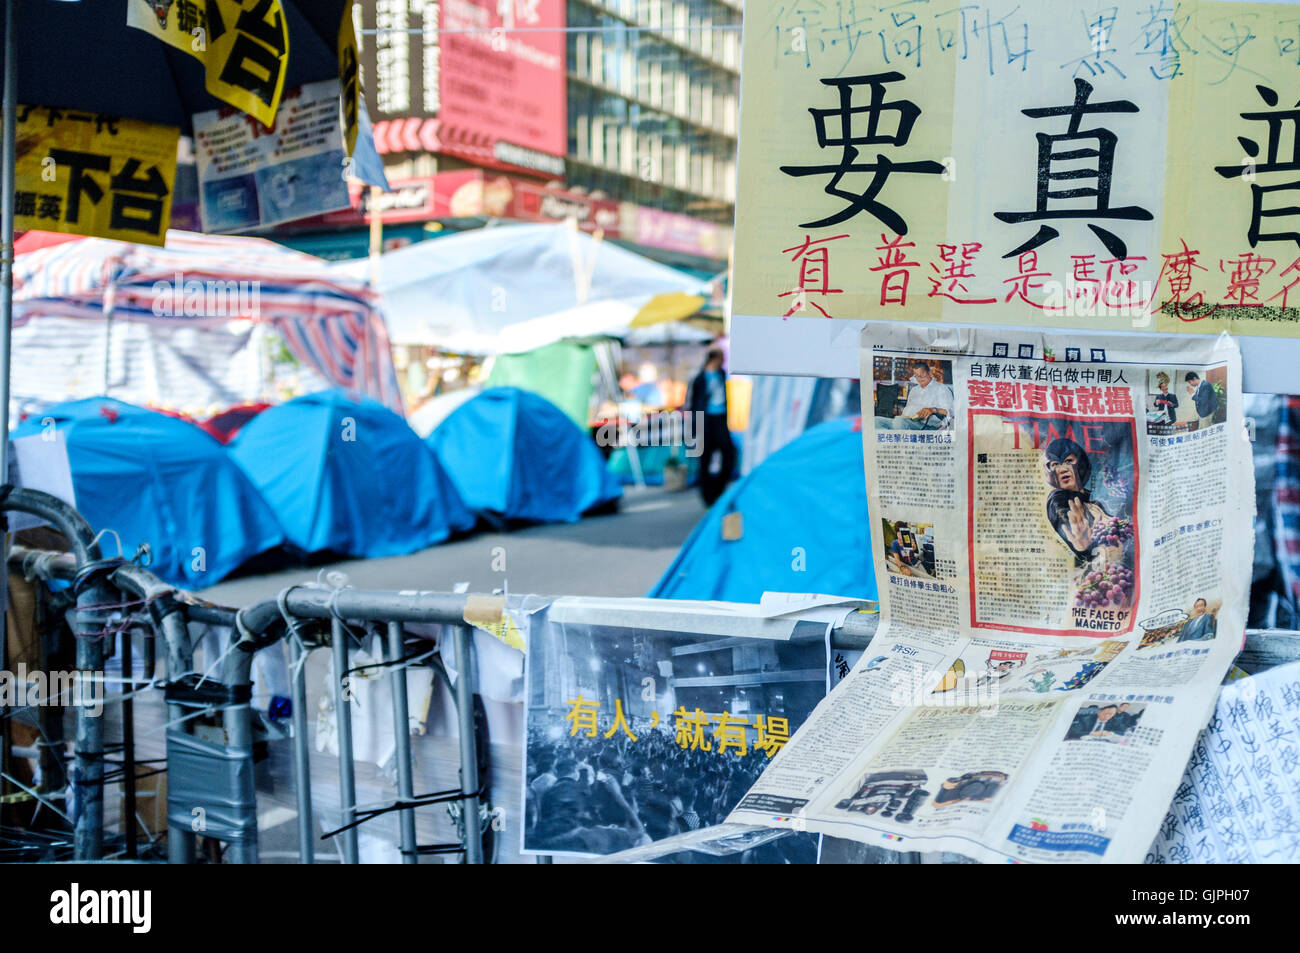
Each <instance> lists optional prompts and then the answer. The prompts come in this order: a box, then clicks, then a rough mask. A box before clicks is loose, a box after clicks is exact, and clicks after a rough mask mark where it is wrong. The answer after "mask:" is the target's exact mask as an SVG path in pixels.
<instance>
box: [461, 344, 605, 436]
mask: <svg viewBox="0 0 1300 953" xmlns="http://www.w3.org/2000/svg"><path fill="white" fill-rule="evenodd" d="M595 373H596V355H595V353H594V352H593V351H592V349H591V347H589V346H588V345H585V344H574V343H572V342H569V341H557V342H555V343H554V344H548V345H546V346H545V347H539V348H537V349H536V350H535V351H526V352H524V353H523V354H501V355H498V356H497V358H496V361H495V363H494V364H493V365H492V373H491V374H489V375H488V379H487V383H486V385H485V386H486V387H518V388H520V389H521V390H527V391H532V392H533V393H534V394H540V395H541V396H542V397H545V398H546V399H547V400H549V401H550V402H551V403H552V404H554V405H555V406H557V407H559V408H560V409H561V410H563V411H564V413H565V415H566V416H568V417H569V419H570V420H572V421H573V422H574V423H575V424H577V425H578V427H579V428H581V429H582V430H584V431H585V430H586V429H587V425H588V423H589V422H590V420H591V409H590V404H591V394H592V390H593V387H594V385H593V379H594V375H595Z"/></svg>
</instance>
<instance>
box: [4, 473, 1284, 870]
mask: <svg viewBox="0 0 1300 953" xmlns="http://www.w3.org/2000/svg"><path fill="white" fill-rule="evenodd" d="M20 494H24V495H20ZM39 496H42V497H43V496H44V494H39ZM49 499H53V498H52V497H51V498H49ZM55 502H56V503H57V502H58V501H57V500H56V501H55ZM3 505H4V507H5V508H10V509H23V511H25V512H33V511H37V512H39V515H42V516H44V517H45V518H50V519H52V521H54V522H56V525H60V528H64V527H65V526H66V529H65V533H67V534H68V535H69V537H70V538H73V539H75V540H77V543H76V544H74V550H75V551H74V553H72V554H58V553H49V552H40V551H33V550H27V549H24V548H22V547H14V548H13V550H12V552H11V553H10V554H9V558H8V564H9V566H10V567H11V568H12V569H15V570H18V571H21V572H24V573H26V574H28V575H41V576H44V577H46V578H50V579H53V578H57V579H63V580H66V581H72V582H74V583H76V584H79V586H80V588H79V589H77V590H76V593H77V595H76V598H77V606H78V608H79V609H88V608H92V607H95V608H99V609H103V608H104V607H105V606H106V605H111V604H112V599H113V598H114V590H116V591H117V592H118V593H120V594H121V595H123V596H127V597H130V598H132V599H134V600H137V601H138V602H141V603H143V605H144V606H145V607H146V609H147V622H148V625H149V627H150V628H152V629H153V631H154V632H155V634H156V636H157V637H160V638H162V639H163V641H164V642H165V645H166V666H165V670H166V686H167V687H166V692H167V696H166V697H167V703H168V707H167V712H168V719H169V721H175V720H176V719H178V718H185V716H186V715H187V714H192V713H193V709H195V708H199V709H202V708H203V707H205V706H206V707H208V708H215V707H218V704H217V701H219V702H220V704H219V707H220V709H221V712H222V721H223V727H224V729H225V734H226V742H227V743H226V746H225V747H226V750H227V751H228V752H231V753H232V754H231V755H230V761H231V762H233V763H234V767H233V768H232V769H231V771H230V772H229V773H228V774H225V775H222V777H223V778H224V779H226V780H227V781H230V782H231V783H232V784H234V783H235V782H236V781H238V783H240V784H244V785H245V788H244V789H243V792H242V794H239V792H238V791H236V792H235V793H236V794H239V797H240V798H243V799H244V800H245V801H248V802H251V803H252V804H253V805H254V806H255V793H254V792H253V790H252V753H251V749H252V741H253V721H252V711H251V702H250V698H251V668H252V660H253V656H254V654H255V653H256V652H257V651H258V650H260V649H263V648H266V647H267V646H270V645H273V644H275V643H276V642H277V641H279V640H280V639H281V638H285V637H286V636H288V641H289V647H290V650H291V653H292V658H293V665H292V669H291V672H292V675H291V689H292V695H293V697H292V703H293V728H294V730H293V749H294V750H293V767H294V782H295V788H296V798H297V806H298V840H299V858H300V861H301V862H302V863H312V862H313V860H314V856H315V853H314V845H315V840H316V834H315V831H314V829H313V814H312V800H311V775H310V751H309V748H308V744H307V692H306V674H305V666H304V664H303V663H304V661H305V658H306V655H307V653H308V652H309V651H310V649H311V648H314V647H320V646H323V645H325V644H328V645H329V646H330V648H331V650H332V657H333V662H334V674H333V681H332V684H331V685H330V690H331V692H332V693H333V697H334V704H335V718H336V725H337V729H338V744H339V768H338V770H339V794H340V809H341V818H342V822H341V824H340V826H339V828H338V830H336V831H334V832H333V833H332V834H328V835H326V836H327V837H328V836H339V837H340V838H341V845H342V854H343V859H344V862H345V863H348V864H354V863H357V862H358V860H359V856H358V842H357V830H358V827H359V825H360V824H362V823H364V822H366V821H368V820H370V819H372V818H374V817H377V816H380V815H381V814H385V813H389V812H392V811H396V812H397V813H398V820H399V839H400V847H401V856H402V861H403V863H406V864H413V863H418V860H419V856H420V855H421V854H425V853H451V852H463V853H464V855H465V860H466V862H467V863H482V862H483V861H484V856H483V842H482V836H481V828H480V821H479V818H480V801H481V798H482V796H483V794H484V791H483V790H482V784H481V780H480V777H479V759H480V754H481V752H480V750H479V737H478V732H477V726H476V717H475V695H476V693H477V692H476V690H477V685H478V679H477V673H476V670H475V659H474V652H473V638H472V629H471V627H470V626H469V625H468V624H467V623H466V622H465V609H466V605H467V603H468V602H469V601H470V600H478V599H485V598H490V597H485V596H475V595H470V594H466V593H446V592H385V591H369V590H359V589H346V588H345V589H324V588H319V587H308V586H290V587H288V588H287V589H285V590H283V591H282V592H281V593H280V594H279V595H278V596H277V597H276V598H274V599H269V600H264V601H262V602H259V603H256V604H254V605H251V606H248V607H246V608H243V609H239V610H235V609H230V608H225V607H222V606H214V605H211V604H209V603H205V602H201V601H198V600H195V599H194V597H192V596H190V595H189V594H187V593H184V592H181V591H178V590H176V589H175V588H173V587H171V586H168V585H166V584H165V583H162V582H161V581H159V580H158V579H157V578H156V577H154V576H153V575H152V574H151V573H149V572H148V571H147V570H145V569H142V568H140V567H138V566H135V565H132V564H130V563H121V562H115V563H112V564H106V563H105V561H104V560H102V559H100V557H99V553H98V551H97V550H96V549H95V547H94V544H93V539H92V538H91V537H90V535H89V532H90V531H89V527H86V526H84V521H83V522H80V523H79V522H78V520H79V519H80V518H79V517H77V519H75V520H74V519H70V518H69V516H68V513H71V511H70V510H68V511H67V512H62V511H61V510H56V508H52V507H51V506H50V505H49V503H48V501H46V500H40V499H36V500H32V499H31V491H17V490H15V491H12V492H10V493H9V494H8V496H7V497H5V498H4V504H3ZM24 507H27V508H24ZM60 507H62V504H60ZM63 510H66V507H63ZM72 515H73V516H75V514H72ZM53 516H57V517H58V520H53V518H52V517H53ZM60 520H61V521H62V523H60V522H59V521H60ZM69 531H70V532H69ZM542 601H543V602H548V601H551V600H547V599H543V600H542ZM189 622H196V623H203V624H207V625H215V626H226V627H229V628H231V629H232V630H233V634H232V636H231V640H230V643H229V645H228V646H227V647H226V650H225V652H224V654H223V662H224V666H223V670H222V675H221V681H220V690H219V692H217V693H216V695H215V699H216V700H214V698H213V697H208V696H203V695H202V694H201V693H200V692H198V690H197V689H196V688H195V686H193V684H192V683H193V681H194V680H195V678H196V675H195V673H194V672H193V648H192V645H191V641H190V634H189V629H188V623H189ZM878 622H879V617H878V616H877V615H876V614H874V613H860V612H851V613H848V614H847V616H846V617H845V618H844V619H843V620H842V622H841V623H839V624H838V626H837V627H836V628H835V629H834V630H833V632H832V636H831V647H832V648H834V649H839V650H855V649H864V648H866V647H867V645H868V644H869V643H870V641H871V639H872V637H873V636H874V635H875V633H876V629H877V625H878ZM405 623H425V624H437V625H443V626H447V627H449V635H450V638H449V639H448V641H449V642H450V645H451V649H452V654H453V659H454V664H455V666H456V670H457V673H458V675H457V678H456V680H455V683H454V686H453V693H454V697H455V700H456V717H457V724H458V731H459V747H460V785H459V788H457V789H456V790H453V791H447V792H437V793H435V794H431V795H420V796H417V795H416V794H415V791H414V766H413V755H412V749H411V742H410V735H409V729H408V719H409V701H408V698H407V692H406V679H405V665H406V664H408V661H409V660H408V659H407V656H406V651H407V649H406V633H405V629H404V624H405ZM351 624H361V625H364V626H368V627H374V628H375V629H377V630H379V631H382V633H383V646H384V652H383V657H384V662H383V664H384V667H386V668H387V670H388V672H387V676H388V679H389V681H390V685H391V689H392V691H391V695H392V718H393V729H394V736H395V739H396V749H397V750H396V760H397V798H396V800H395V801H393V802H392V803H390V804H387V805H384V806H381V807H378V808H367V809H364V810H361V809H359V808H358V805H357V804H356V774H355V765H354V760H353V745H352V732H351V719H350V696H349V693H348V680H349V678H350V675H351V670H350V661H349V658H350V655H349V651H348V649H349V639H350V632H351V628H350V625H351ZM78 625H79V626H80V628H81V630H82V631H81V632H80V635H81V637H80V638H79V639H78V644H77V652H78V666H79V667H82V666H83V665H84V666H85V667H86V668H88V669H89V670H91V671H92V672H98V673H99V674H100V676H101V677H102V670H103V652H102V648H101V646H100V641H101V640H100V639H98V638H96V637H95V633H94V631H93V626H92V625H90V623H89V621H88V619H87V618H85V617H81V616H79V618H78ZM304 632H307V634H308V635H309V636H312V637H313V638H312V640H311V641H310V642H308V641H306V640H305V639H304ZM1298 659H1300V632H1291V631H1273V630H1258V629H1251V630H1247V632H1246V637H1245V640H1244V644H1243V649H1242V652H1241V653H1240V655H1239V656H1238V660H1237V661H1238V664H1239V665H1240V666H1241V667H1242V668H1243V669H1245V670H1246V671H1248V672H1255V671H1262V670H1263V669H1266V668H1271V667H1273V666H1275V665H1279V664H1284V663H1286V662H1290V661H1295V660H1298ZM437 667H438V666H436V665H435V668H437ZM443 674H444V675H445V670H444V672H443ZM87 722H95V723H96V724H95V727H94V730H92V727H91V725H89V724H87ZM182 724H184V722H182ZM185 738H186V734H185V731H184V729H180V730H178V731H177V732H176V734H175V735H174V736H173V735H172V733H171V732H169V738H168V755H169V767H175V766H174V765H173V764H172V760H173V748H172V742H173V741H174V740H175V741H177V742H178V744H179V743H180V742H181V741H182V740H184V739H185ZM129 757H131V756H130V755H128V758H129ZM102 759H103V733H102V721H100V720H99V719H91V718H84V717H82V712H80V711H79V712H78V719H77V739H76V750H75V761H76V765H77V776H78V778H80V779H81V782H80V783H81V787H79V789H78V790H79V791H80V792H82V793H81V796H82V798H83V809H82V812H81V814H79V815H78V817H77V823H76V850H77V859H87V860H89V859H96V858H98V857H99V856H100V853H101V851H102V844H103V831H102V825H103V812H102V799H103V790H102V783H95V784H94V785H92V784H91V779H96V781H97V782H98V780H99V779H102V776H103V763H102ZM185 763H186V764H191V763H193V762H192V760H186V761H185ZM176 780H177V782H178V785H179V786H180V787H184V781H183V779H181V778H177V779H176ZM231 790H234V789H233V788H232V789H231ZM238 799H239V798H237V800H238ZM456 801H459V802H461V803H462V810H461V812H460V818H461V824H462V828H463V834H462V843H461V844H459V845H425V846H421V845H419V844H418V843H417V842H416V829H415V810H416V809H417V808H418V807H420V806H424V805H431V804H436V803H446V802H456ZM244 806H245V807H246V806H247V805H244ZM253 816H254V818H255V811H254V813H253ZM168 818H169V824H168V830H169V836H168V859H169V861H170V862H173V863H193V862H194V859H195V856H194V853H195V852H194V838H193V836H192V831H191V830H190V828H189V826H188V824H186V823H185V818H184V816H183V815H181V816H179V817H174V816H173V812H172V811H169V815H168ZM228 844H229V854H230V858H231V859H232V860H233V861H234V862H236V863H256V862H257V860H258V844H257V831H256V824H255V821H254V823H253V824H252V826H251V829H250V830H247V831H246V832H245V833H244V836H231V837H230V839H229V840H228ZM540 860H541V862H546V861H547V858H540ZM918 860H919V855H904V857H903V858H902V862H917V861H918Z"/></svg>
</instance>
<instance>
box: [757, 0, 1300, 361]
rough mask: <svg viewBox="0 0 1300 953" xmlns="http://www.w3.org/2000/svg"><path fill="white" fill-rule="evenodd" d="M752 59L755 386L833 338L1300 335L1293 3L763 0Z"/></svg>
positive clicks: (1297, 20)
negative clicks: (884, 330) (903, 325)
mask: <svg viewBox="0 0 1300 953" xmlns="http://www.w3.org/2000/svg"><path fill="white" fill-rule="evenodd" d="M743 56H744V72H743V75H742V81H741V122H740V136H739V150H740V155H739V164H738V170H737V183H738V189H737V204H736V254H735V271H734V285H733V316H732V336H733V341H734V342H735V343H736V345H737V353H743V355H744V360H743V361H742V363H743V364H744V365H745V366H746V368H747V369H749V370H756V371H761V372H764V373H783V372H795V373H820V372H822V370H823V369H824V367H825V359H830V358H827V357H826V355H827V354H828V353H829V352H830V351H833V350H834V348H835V347H845V346H856V338H851V339H850V338H845V337H844V336H843V335H837V332H836V330H835V324H834V323H828V322H827V321H826V320H825V319H827V318H837V319H853V320H856V321H861V320H872V321H906V322H944V323H952V324H957V325H980V324H993V325H1027V326H1034V327H1050V328H1058V329H1067V330H1083V329H1089V330H1104V331H1113V330H1125V331H1128V330H1160V331H1186V332H1195V333H1210V332H1217V331H1220V330H1225V329H1226V330H1231V331H1233V332H1236V333H1246V334H1261V335H1271V336H1283V337H1300V145H1297V132H1298V130H1300V105H1298V102H1300V13H1297V8H1296V6H1295V5H1294V4H1273V3H1253V2H1237V0H1179V2H1178V3H1172V4H1170V3H1166V4H1152V3H1150V2H1148V0H1108V2H1107V3H1104V4H1097V3H1095V2H1093V0H1038V2H1035V3H1033V4H1025V3H1023V2H1019V0H987V2H981V3H979V4H975V5H961V4H940V3H926V2H917V3H907V4H899V3H897V2H894V0H827V2H825V3H819V4H816V5H806V4H804V5H801V4H789V3H784V2H780V0H753V2H751V3H749V4H747V5H746V9H745V27H744V51H743ZM809 319H811V320H809ZM801 338H802V339H804V340H808V341H820V342H827V343H825V344H823V345H820V347H821V348H822V350H820V351H817V350H816V349H815V347H814V346H813V345H809V347H808V348H806V349H804V350H802V351H800V350H799V346H798V340H799V339H801ZM841 339H843V340H841ZM844 341H848V345H845V344H844V343H843V342H844ZM792 345H794V346H793V347H792Z"/></svg>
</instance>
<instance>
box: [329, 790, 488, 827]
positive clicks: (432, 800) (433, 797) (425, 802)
mask: <svg viewBox="0 0 1300 953" xmlns="http://www.w3.org/2000/svg"><path fill="white" fill-rule="evenodd" d="M486 794H487V786H486V785H484V786H483V787H481V788H479V789H478V790H477V791H474V792H472V793H468V794H467V793H466V792H464V791H462V790H460V789H459V788H455V789H452V790H449V791H435V792H434V793H432V794H420V795H417V796H416V797H413V798H405V799H404V798H398V799H397V800H395V801H390V802H389V803H387V804H385V805H384V806H382V807H373V808H363V809H360V810H357V812H356V813H357V814H358V815H359V816H358V817H357V818H356V819H355V820H354V821H352V823H350V824H345V825H344V826H342V827H339V828H336V829H335V830H332V831H329V832H327V833H325V834H322V835H321V840H329V839H330V838H331V837H335V836H337V835H338V834H342V833H343V832H344V831H350V830H351V829H352V828H354V827H359V826H361V825H362V824H365V823H366V822H367V821H373V820H374V819H375V818H376V817H381V816H383V815H384V814H391V813H392V812H393V811H404V810H407V809H410V808H417V807H427V806H429V805H430V804H444V803H446V802H448V801H465V800H468V799H469V798H472V797H478V798H481V797H484V796H486ZM361 815H364V816H361Z"/></svg>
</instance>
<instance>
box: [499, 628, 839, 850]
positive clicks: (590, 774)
mask: <svg viewBox="0 0 1300 953" xmlns="http://www.w3.org/2000/svg"><path fill="white" fill-rule="evenodd" d="M845 611H847V610H845ZM556 616H557V613H556V612H555V611H554V610H552V611H543V612H539V613H538V614H537V615H536V616H535V617H534V618H533V620H532V624H531V626H530V632H529V645H528V653H527V656H526V658H527V673H526V685H527V706H526V718H527V725H526V728H527V743H526V747H525V763H524V777H523V779H522V780H523V782H524V788H523V804H524V810H525V815H526V818H525V822H524V826H523V832H522V845H521V846H522V851H523V852H524V853H544V854H551V855H585V856H596V855H603V854H612V853H615V852H618V851H626V850H628V849H630V848H637V847H648V846H649V845H650V844H652V843H653V842H656V841H661V840H664V839H665V838H673V837H679V836H681V835H684V834H689V833H691V832H694V831H697V830H703V829H708V830H709V832H708V833H706V834H703V835H701V838H702V839H704V840H706V841H708V840H716V839H720V840H721V841H723V842H724V843H723V844H722V845H721V846H720V847H719V848H718V849H717V850H712V849H709V845H708V844H705V845H704V847H702V848H701V852H696V853H685V854H682V856H680V857H678V858H677V860H678V862H688V863H689V862H696V863H698V862H708V861H707V858H708V857H709V856H711V855H712V856H730V857H731V859H732V860H738V857H736V856H735V853H736V851H735V849H734V844H733V845H732V847H733V849H722V848H725V847H726V844H725V842H726V841H727V840H728V838H727V837H725V836H723V835H724V834H725V832H721V833H720V832H718V831H717V829H716V828H714V826H713V825H716V824H718V823H719V822H721V821H722V819H723V818H725V817H726V816H727V813H728V812H729V811H730V810H731V809H732V808H733V807H735V805H736V803H737V801H739V800H740V798H741V796H742V795H743V794H744V793H745V791H747V790H748V789H749V788H750V786H751V785H752V784H753V783H754V781H755V779H756V778H757V777H758V776H759V774H760V773H761V772H762V770H763V768H764V767H765V766H766V765H767V764H768V763H770V761H771V760H772V758H773V757H774V756H776V755H777V754H778V753H779V752H780V750H781V748H782V747H783V746H784V745H785V744H786V743H787V741H788V740H789V738H790V735H791V733H792V732H794V731H795V730H796V729H797V728H798V727H799V725H801V724H802V723H803V721H804V719H806V718H807V717H808V715H809V714H810V713H811V712H812V710H813V708H814V707H815V706H816V705H817V703H818V702H819V701H821V700H822V698H823V697H824V696H825V693H826V684H827V680H826V673H827V662H828V660H827V655H826V641H825V629H826V624H825V623H823V624H822V625H821V626H820V627H819V631H818V634H817V635H816V636H815V637H813V638H795V637H791V638H786V639H780V638H739V637H731V638H728V637H720V636H717V635H709V634H702V633H699V632H691V631H671V630H669V629H664V628H652V627H650V626H649V625H648V624H647V625H622V626H619V625H592V624H584V623H575V622H564V621H559V620H557V617H556ZM663 624H665V625H671V624H672V623H663ZM773 833H775V834H776V835H777V838H776V839H775V840H774V838H773V837H772V836H771V835H772V834H773ZM780 833H781V832H772V831H759V832H757V835H755V834H753V833H751V834H750V835H749V836H747V837H742V838H741V839H740V843H741V844H742V845H744V846H747V847H755V848H756V849H755V858H754V859H755V860H757V861H761V862H764V863H815V862H816V859H817V838H815V837H808V836H803V837H780V836H779V835H780ZM732 840H733V841H734V838H733V839H732ZM768 841H774V842H772V843H765V842H768ZM682 849H683V847H673V848H671V849H665V850H651V851H646V852H643V854H644V858H649V857H654V856H659V855H664V854H670V853H676V852H677V851H679V850H682Z"/></svg>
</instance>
